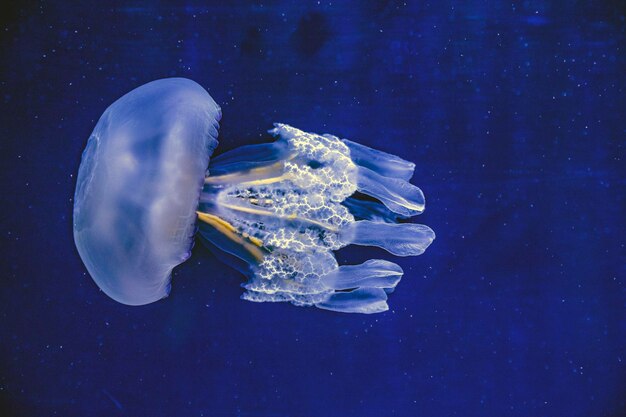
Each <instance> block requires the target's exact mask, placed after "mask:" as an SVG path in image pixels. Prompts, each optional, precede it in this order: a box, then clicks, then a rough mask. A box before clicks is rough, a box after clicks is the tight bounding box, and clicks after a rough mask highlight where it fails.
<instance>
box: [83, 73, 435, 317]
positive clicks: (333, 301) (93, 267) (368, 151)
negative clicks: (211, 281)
mask: <svg viewBox="0 0 626 417" xmlns="http://www.w3.org/2000/svg"><path fill="white" fill-rule="evenodd" d="M219 119H220V109H219V107H218V106H217V105H216V104H215V102H214V101H213V100H212V99H211V97H210V96H209V95H208V93H207V92H206V91H205V90H204V89H203V88H202V87H200V86H199V85H198V84H196V83H194V82H193V81H189V80H184V79H165V80H159V81H154V82H152V83H148V84H146V85H144V86H142V87H139V88H137V89H136V90H133V91H131V92H130V93H128V94H127V95H126V96H124V97H122V98H121V99H119V100H118V101H116V102H115V103H114V104H112V105H111V106H110V107H109V108H108V109H107V110H106V111H105V113H104V114H103V116H102V117H101V119H100V121H99V122H98V124H97V126H96V128H95V129H94V132H93V134H92V135H91V137H90V139H89V141H88V144H87V148H86V149H85V152H84V154H83V158H82V162H81V166H80V169H79V175H78V178H77V188H76V197H75V205H74V236H75V241H76V246H77V248H78V251H79V253H80V255H81V258H82V259H83V261H84V263H85V265H86V267H87V269H88V271H89V273H90V274H91V276H92V277H93V279H94V281H95V282H96V283H97V284H98V286H99V287H100V288H101V289H102V290H103V291H104V292H105V293H106V294H107V295H109V296H110V297H112V298H113V299H115V300H117V301H120V302H122V303H124V304H131V305H140V304H147V303H151V302H153V301H156V300H158V299H160V298H163V297H165V296H167V294H168V293H169V288H170V276H171V271H172V268H173V267H175V266H176V265H178V264H180V263H182V262H184V261H185V260H186V259H187V258H188V257H189V254H190V249H191V246H192V245H193V239H194V232H195V231H196V230H198V235H199V237H200V239H201V241H202V242H203V243H205V244H206V245H207V247H209V249H211V250H212V251H213V252H214V253H216V254H218V255H219V259H220V260H222V261H224V262H226V263H228V264H229V265H231V266H234V267H235V268H237V269H238V270H239V271H241V272H242V273H243V274H244V275H245V276H246V277H247V281H246V282H245V283H243V284H242V287H243V288H244V290H245V291H244V293H243V295H242V298H243V299H246V300H249V301H255V302H279V301H287V302H291V303H292V304H294V305H298V306H316V307H318V308H322V309H327V310H333V311H340V312H351V313H378V312H382V311H385V310H387V309H388V305H387V295H388V294H390V293H391V292H392V291H393V290H394V288H395V287H396V285H397V284H398V282H399V281H400V278H401V277H402V275H403V271H402V268H400V266H399V265H397V264H395V263H393V262H390V261H387V260H383V259H372V260H367V261H365V262H363V263H362V264H359V265H341V266H340V265H338V264H337V261H336V259H335V256H334V253H333V251H335V250H337V249H340V248H342V247H344V246H346V245H349V244H356V245H366V246H378V247H381V248H383V249H386V250H387V251H388V252H390V253H391V254H394V255H397V256H416V255H420V254H422V253H423V252H424V251H425V250H426V248H427V247H428V246H429V245H430V244H431V243H432V241H433V239H434V238H435V234H434V232H433V231H432V230H431V229H430V228H428V227H427V226H424V225H419V224H414V223H408V222H402V223H399V220H401V219H405V220H406V219H408V218H410V217H412V216H414V215H417V214H420V213H421V212H422V211H423V210H424V196H423V194H422V192H421V190H420V189H419V188H417V187H416V186H414V185H412V184H410V183H409V180H410V178H411V177H412V175H413V171H414V169H415V165H414V164H413V163H412V162H408V161H405V160H403V159H401V158H399V157H397V156H395V155H391V154H388V153H385V152H381V151H378V150H375V149H372V148H369V147H367V146H364V145H360V144H358V143H355V142H352V141H349V140H346V139H339V138H338V137H336V136H332V135H318V134H315V133H309V132H304V131H301V130H299V129H296V128H294V127H292V126H289V125H285V124H275V127H274V129H272V130H270V133H271V134H272V135H273V136H274V137H275V138H276V140H275V141H274V142H272V143H267V144H260V145H248V146H242V147H240V148H236V149H233V150H231V151H229V152H226V153H224V154H222V155H219V156H218V157H216V158H213V159H212V160H211V161H210V164H209V157H210V156H211V153H212V151H213V149H214V148H215V146H216V145H217V128H218V122H219ZM207 165H209V169H208V171H207Z"/></svg>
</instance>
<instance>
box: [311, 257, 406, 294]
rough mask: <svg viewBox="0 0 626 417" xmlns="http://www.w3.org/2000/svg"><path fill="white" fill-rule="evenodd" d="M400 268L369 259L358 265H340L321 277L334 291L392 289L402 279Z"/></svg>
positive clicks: (382, 261)
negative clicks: (368, 288) (361, 288)
mask: <svg viewBox="0 0 626 417" xmlns="http://www.w3.org/2000/svg"><path fill="white" fill-rule="evenodd" d="M402 274H404V271H402V268H401V267H400V266H399V265H397V264H395V263H393V262H389V261H385V260H383V259H369V260H367V261H365V262H364V263H362V264H360V265H342V266H340V267H339V268H337V269H336V270H335V271H333V272H331V273H329V274H327V275H325V276H324V277H323V281H324V284H325V285H326V286H328V287H330V288H333V289H335V290H347V289H351V288H359V287H373V288H393V287H395V286H396V285H397V284H398V282H400V279H401V278H402Z"/></svg>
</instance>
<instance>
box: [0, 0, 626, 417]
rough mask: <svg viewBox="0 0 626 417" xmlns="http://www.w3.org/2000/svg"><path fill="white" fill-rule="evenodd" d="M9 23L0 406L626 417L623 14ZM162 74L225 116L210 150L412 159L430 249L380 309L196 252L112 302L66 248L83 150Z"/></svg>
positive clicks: (523, 6)
mask: <svg viewBox="0 0 626 417" xmlns="http://www.w3.org/2000/svg"><path fill="white" fill-rule="evenodd" d="M0 18H1V19H2V22H1V25H0V34H1V35H0V36H1V38H0V45H1V50H0V63H1V65H0V86H1V87H2V101H1V105H2V109H1V111H0V129H1V132H2V136H1V138H0V166H1V167H2V170H1V171H0V175H1V177H0V179H1V183H0V187H1V188H0V191H1V195H2V209H1V210H0V213H1V216H0V239H1V240H0V242H1V248H2V256H1V257H0V259H1V260H0V262H1V264H0V267H1V268H0V270H1V271H2V273H1V275H0V276H1V277H2V287H1V290H0V407H1V408H0V409H1V410H2V413H1V414H2V415H3V416H4V415H7V416H53V415H59V416H304V417H306V416H568V417H575V416H585V417H586V416H623V415H626V400H625V398H626V397H625V396H624V394H625V393H626V369H625V366H626V364H625V361H626V314H625V313H626V311H625V308H626V286H625V283H624V280H625V279H626V266H625V265H626V263H625V257H624V251H625V243H626V242H625V230H626V228H625V226H626V217H625V215H624V211H625V209H626V204H625V191H624V185H625V184H626V181H625V171H626V170H625V169H624V145H625V141H624V136H625V133H626V111H625V110H626V107H625V106H626V104H625V100H624V94H625V91H624V89H625V87H626V85H625V84H626V57H625V54H624V48H625V47H626V45H625V42H624V41H625V37H626V36H625V29H626V21H625V12H624V8H623V4H621V2H617V1H597V2H590V1H581V2H570V1H555V2H543V1H525V2H481V1H475V0H470V1H464V2H449V1H437V2H436V1H432V2H422V1H407V2H401V1H399V2H398V1H381V2H375V1H365V2H363V1H354V2H344V1H332V2H329V1H319V2H317V1H313V2H300V1H273V2H267V3H266V2H261V1H248V2H245V1H235V2H230V3H228V4H226V3H225V2H214V3H213V4H207V3H206V2H168V1H162V2H149V1H143V2H137V1H131V2H121V1H119V2H95V1H85V2H80V3H79V2H19V3H16V4H3V5H2V11H1V12H0ZM169 76H180V77H187V78H191V79H193V80H195V81H197V82H199V83H200V84H201V85H203V86H204V87H206V88H207V89H208V91H209V92H210V94H211V95H212V96H213V98H215V100H216V101H217V102H218V103H219V104H220V105H221V106H222V110H223V115H224V116H223V119H222V123H221V130H220V141H221V142H220V146H219V148H218V151H217V152H218V153H219V152H223V151H225V150H229V149H233V148H235V147H238V146H241V145H244V144H249V143H261V142H266V141H268V140H270V138H269V136H268V135H267V134H266V133H265V131H266V130H267V129H269V128H270V127H271V124H272V123H273V122H285V123H289V124H291V125H293V126H297V127H299V128H301V129H304V130H309V131H314V132H318V133H324V132H328V133H333V134H336V135H338V136H340V137H346V138H349V139H352V140H355V141H358V142H360V143H363V144H365V145H368V146H371V147H376V148H379V149H382V150H385V151H387V152H390V153H395V154H399V155H401V156H402V157H404V158H405V159H409V160H412V161H414V162H415V163H416V164H417V169H416V175H415V177H414V180H413V182H414V183H415V184H417V185H418V186H420V187H421V188H422V189H423V191H424V193H425V195H426V201H427V209H426V212H425V213H424V214H423V215H422V216H421V217H420V218H418V221H419V222H420V223H424V224H427V225H429V226H430V227H432V228H433V229H434V230H435V232H436V233H437V240H436V241H435V242H434V243H433V245H432V246H431V247H430V248H429V249H428V251H427V252H426V253H425V254H424V255H422V256H420V257H417V258H400V259H394V261H397V262H398V263H399V264H400V265H401V266H402V267H403V268H404V270H405V276H404V278H403V280H402V281H401V282H400V284H399V285H398V288H397V289H396V291H395V293H393V294H392V295H391V297H390V300H389V303H390V307H391V309H390V311H388V312H386V313H382V314H378V315H369V316H364V315H345V314H338V313H332V312H326V311H321V310H317V309H313V308H310V309H306V308H296V307H293V306H290V305H287V304H268V303H266V304H255V303H249V302H244V301H242V300H240V299H239V296H240V294H241V291H242V289H241V288H240V287H239V284H240V283H241V276H240V275H239V274H238V273H237V272H235V271H233V270H231V269H229V268H228V267H225V266H224V265H223V264H222V263H220V262H219V261H218V260H216V259H215V258H214V257H213V256H212V255H211V254H210V253H209V252H208V251H207V250H206V249H205V248H204V247H202V245H196V247H195V248H194V253H193V256H192V258H191V259H190V260H189V261H187V262H186V263H185V264H183V265H181V266H180V267H178V268H177V269H176V270H175V273H174V281H173V290H172V294H171V296H170V297H169V298H167V299H165V300H163V301H161V302H158V303H154V304H151V305H148V306H145V307H134V308H131V307H127V306H124V305H121V304H118V303H115V302H114V301H112V300H111V299H109V298H107V297H106V296H105V295H104V294H103V293H102V292H100V291H99V290H98V288H97V287H96V285H95V284H94V283H93V282H92V280H91V279H90V278H89V276H88V275H87V274H86V270H85V268H84V266H83V264H82V262H81V260H80V258H79V256H78V254H77V252H76V249H75V247H74V243H73V240H72V219H71V213H72V204H73V201H72V198H73V194H74V187H75V180H76V172H77V169H78V164H79V161H80V155H81V152H82V150H83V148H84V146H85V144H86V140H87V138H88V136H89V134H90V132H91V131H92V129H93V127H94V125H95V123H96V121H97V119H98V117H99V116H100V114H101V113H102V112H103V111H104V109H105V108H106V107H107V106H108V105H109V104H110V103H112V102H113V101H114V100H116V99H117V98H118V97H120V96H121V95H123V94H124V93H126V92H127V91H129V90H131V89H132V88H135V87H137V86H139V85H141V84H143V83H145V82H148V81H151V80H154V79H158V78H163V77H169ZM379 256H386V255H384V254H383V253H382V252H381V251H378V250H375V249H363V248H360V249H359V248H350V249H345V250H342V251H341V252H339V254H338V259H339V261H340V262H345V263H347V262H356V261H362V260H364V259H367V258H371V257H379Z"/></svg>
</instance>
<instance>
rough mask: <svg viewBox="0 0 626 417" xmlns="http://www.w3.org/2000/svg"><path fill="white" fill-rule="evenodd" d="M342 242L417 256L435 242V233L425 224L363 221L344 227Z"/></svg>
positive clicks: (399, 254) (398, 254)
mask: <svg viewBox="0 0 626 417" xmlns="http://www.w3.org/2000/svg"><path fill="white" fill-rule="evenodd" d="M340 240H341V241H343V242H344V243H345V244H350V243H352V244H355V245H361V246H377V247H379V248H383V249H385V250H386V251H387V252H389V253H391V254H393V255H396V256H417V255H421V254H422V253H424V251H425V250H426V248H428V246H430V244H431V243H432V242H433V240H435V232H433V231H432V229H431V228H430V227H428V226H425V225H423V224H415V223H401V224H390V223H378V222H372V221H369V220H361V221H357V222H354V223H351V224H349V225H347V226H346V227H344V228H343V229H342V230H341V232H340Z"/></svg>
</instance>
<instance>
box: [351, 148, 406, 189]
mask: <svg viewBox="0 0 626 417" xmlns="http://www.w3.org/2000/svg"><path fill="white" fill-rule="evenodd" d="M341 141H342V142H343V143H345V144H346V146H348V148H349V149H350V157H351V158H352V161H353V162H354V163H355V164H357V165H359V166H362V167H365V168H369V169H371V170H372V171H375V172H377V173H378V174H380V175H382V176H384V177H391V178H399V179H401V180H404V181H408V180H410V179H411V177H412V176H413V171H414V170H415V164H414V163H413V162H409V161H406V160H404V159H402V158H400V157H398V156H396V155H392V154H390V153H387V152H383V151H380V150H378V149H372V148H370V147H368V146H365V145H361V144H360V143H356V142H352V141H351V140H348V139H342V140H341Z"/></svg>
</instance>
